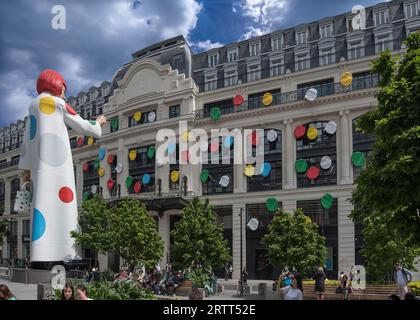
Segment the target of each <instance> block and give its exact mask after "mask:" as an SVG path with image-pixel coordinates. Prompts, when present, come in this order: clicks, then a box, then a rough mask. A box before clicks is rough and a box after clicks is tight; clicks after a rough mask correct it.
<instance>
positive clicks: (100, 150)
mask: <svg viewBox="0 0 420 320" xmlns="http://www.w3.org/2000/svg"><path fill="white" fill-rule="evenodd" d="M105 155H106V150H105V148H103V147H101V148H99V152H98V157H99V159H100V160H103V159H104V158H105Z"/></svg>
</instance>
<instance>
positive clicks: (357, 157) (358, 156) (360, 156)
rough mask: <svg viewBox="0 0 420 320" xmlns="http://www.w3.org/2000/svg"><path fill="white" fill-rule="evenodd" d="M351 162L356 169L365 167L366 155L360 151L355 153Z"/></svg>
mask: <svg viewBox="0 0 420 320" xmlns="http://www.w3.org/2000/svg"><path fill="white" fill-rule="evenodd" d="M351 162H352V163H353V165H354V166H356V167H361V166H363V165H364V163H365V155H364V153H363V152H360V151H357V152H353V154H352V155H351Z"/></svg>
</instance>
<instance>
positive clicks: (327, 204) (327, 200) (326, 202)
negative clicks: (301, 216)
mask: <svg viewBox="0 0 420 320" xmlns="http://www.w3.org/2000/svg"><path fill="white" fill-rule="evenodd" d="M332 204H333V196H332V195H331V194H329V193H326V194H324V195H323V196H322V198H321V205H322V207H323V208H324V209H330V208H331V207H332Z"/></svg>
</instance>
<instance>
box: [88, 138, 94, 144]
mask: <svg viewBox="0 0 420 320" xmlns="http://www.w3.org/2000/svg"><path fill="white" fill-rule="evenodd" d="M92 144H93V138H92V137H89V138H88V145H89V146H91V145H92Z"/></svg>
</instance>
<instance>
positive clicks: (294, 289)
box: [279, 272, 303, 300]
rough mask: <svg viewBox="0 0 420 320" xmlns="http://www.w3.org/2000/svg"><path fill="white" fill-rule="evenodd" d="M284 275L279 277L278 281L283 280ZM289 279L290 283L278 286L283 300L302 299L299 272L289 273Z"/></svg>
mask: <svg viewBox="0 0 420 320" xmlns="http://www.w3.org/2000/svg"><path fill="white" fill-rule="evenodd" d="M284 277H285V276H282V277H281V279H280V282H282V281H283V278H284ZM289 279H290V280H291V285H287V286H285V287H283V288H279V290H280V294H282V296H283V300H303V286H302V277H301V276H300V274H299V273H297V272H295V273H292V274H290V275H289Z"/></svg>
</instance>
